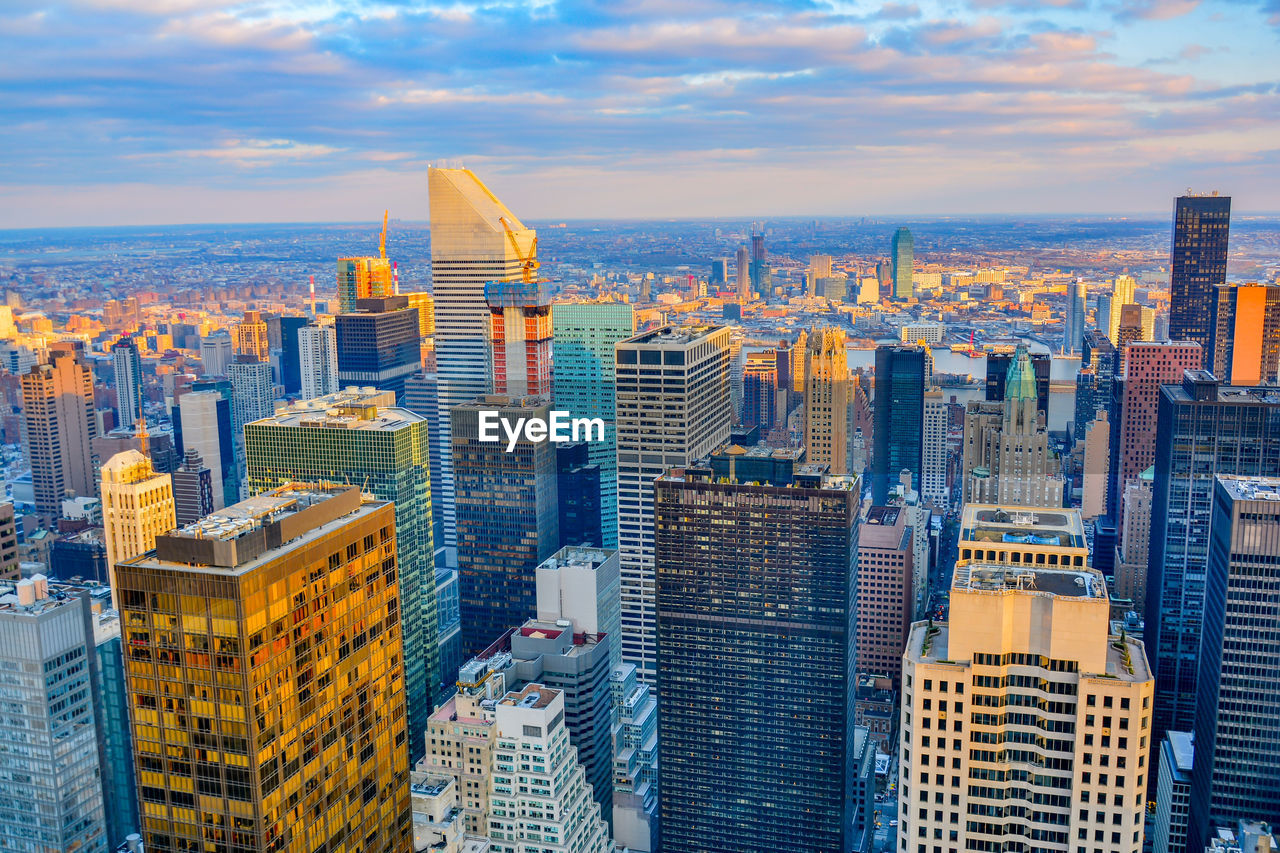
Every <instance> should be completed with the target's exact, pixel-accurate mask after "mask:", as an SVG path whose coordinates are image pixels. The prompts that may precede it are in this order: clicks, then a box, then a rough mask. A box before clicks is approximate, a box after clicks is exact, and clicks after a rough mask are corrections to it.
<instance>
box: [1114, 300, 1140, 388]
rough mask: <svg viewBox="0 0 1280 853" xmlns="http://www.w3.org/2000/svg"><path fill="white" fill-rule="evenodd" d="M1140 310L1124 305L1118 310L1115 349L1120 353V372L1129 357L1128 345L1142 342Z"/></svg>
mask: <svg viewBox="0 0 1280 853" xmlns="http://www.w3.org/2000/svg"><path fill="white" fill-rule="evenodd" d="M1142 339H1143V338H1142V308H1141V307H1140V306H1138V305H1125V306H1124V307H1123V308H1121V309H1120V325H1119V326H1118V327H1117V328H1116V349H1118V350H1119V351H1120V370H1121V371H1122V372H1123V370H1124V365H1125V364H1126V363H1127V357H1128V355H1129V344H1131V343H1133V342H1134V341H1140V340H1142Z"/></svg>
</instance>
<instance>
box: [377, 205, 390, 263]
mask: <svg viewBox="0 0 1280 853" xmlns="http://www.w3.org/2000/svg"><path fill="white" fill-rule="evenodd" d="M390 214H391V211H389V210H384V211H382V236H381V237H379V238H378V254H379V255H380V256H381V257H382V258H384V259H385V258H386V257H387V217H388V216H389V215H390Z"/></svg>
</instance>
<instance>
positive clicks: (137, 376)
mask: <svg viewBox="0 0 1280 853" xmlns="http://www.w3.org/2000/svg"><path fill="white" fill-rule="evenodd" d="M111 364H112V366H113V367H114V368H115V374H116V411H117V412H119V413H120V424H121V426H133V425H135V424H137V423H138V421H140V420H141V419H142V417H143V415H144V414H145V410H144V408H143V400H142V357H141V356H140V355H139V354H138V345H137V344H136V343H134V340H133V338H128V337H126V338H121V339H120V340H118V341H116V343H115V345H114V346H112V347H111Z"/></svg>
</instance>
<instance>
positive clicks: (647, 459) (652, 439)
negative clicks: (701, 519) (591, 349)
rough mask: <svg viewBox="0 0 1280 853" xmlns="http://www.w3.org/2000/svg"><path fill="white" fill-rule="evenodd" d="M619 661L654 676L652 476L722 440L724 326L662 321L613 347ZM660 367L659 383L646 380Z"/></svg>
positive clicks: (726, 418) (726, 410) (646, 677)
mask: <svg viewBox="0 0 1280 853" xmlns="http://www.w3.org/2000/svg"><path fill="white" fill-rule="evenodd" d="M616 357H617V362H616V364H617V373H616V376H617V409H618V545H619V549H620V551H621V557H622V658H623V660H625V661H628V662H630V663H634V664H635V665H636V667H637V669H638V670H639V673H638V674H639V676H640V678H641V680H643V681H650V680H652V679H653V676H654V673H655V671H656V664H655V660H654V655H655V653H656V648H655V638H654V602H653V481H654V480H656V479H657V478H658V477H660V476H662V475H663V474H665V473H666V472H667V471H669V470H670V469H671V468H680V467H684V466H685V465H688V464H690V463H691V462H693V461H694V460H696V459H699V458H701V457H703V456H706V455H707V454H708V453H710V452H711V451H712V450H715V449H716V448H717V447H719V446H720V445H722V444H724V443H725V441H726V440H728V438H729V426H730V421H731V410H730V402H729V329H728V328H726V327H724V326H679V327H677V326H665V327H663V328H661V329H655V330H653V331H649V332H643V333H641V334H639V335H636V336H635V337H632V338H628V339H627V340H625V341H622V342H620V343H619V344H618V345H617V354H616ZM653 371H660V372H661V377H662V379H661V382H660V383H655V382H654V381H653V377H654V373H653Z"/></svg>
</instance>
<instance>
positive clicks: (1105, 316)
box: [1096, 294, 1120, 340]
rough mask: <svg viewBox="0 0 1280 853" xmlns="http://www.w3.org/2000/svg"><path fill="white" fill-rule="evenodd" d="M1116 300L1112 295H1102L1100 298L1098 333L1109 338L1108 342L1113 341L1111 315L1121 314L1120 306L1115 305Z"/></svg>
mask: <svg viewBox="0 0 1280 853" xmlns="http://www.w3.org/2000/svg"><path fill="white" fill-rule="evenodd" d="M1114 301H1115V300H1113V299H1112V297H1111V295H1110V294H1102V295H1099V296H1098V311H1097V317H1096V319H1097V324H1098V331H1099V332H1101V333H1102V334H1104V335H1106V336H1107V340H1111V315H1112V312H1113V311H1114V312H1119V310H1120V306H1119V305H1114V304H1113V303H1114Z"/></svg>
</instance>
